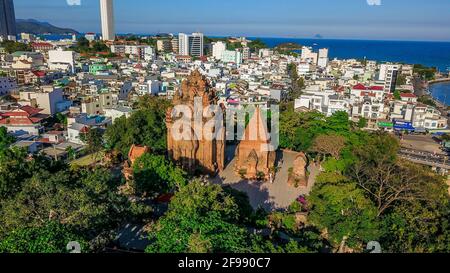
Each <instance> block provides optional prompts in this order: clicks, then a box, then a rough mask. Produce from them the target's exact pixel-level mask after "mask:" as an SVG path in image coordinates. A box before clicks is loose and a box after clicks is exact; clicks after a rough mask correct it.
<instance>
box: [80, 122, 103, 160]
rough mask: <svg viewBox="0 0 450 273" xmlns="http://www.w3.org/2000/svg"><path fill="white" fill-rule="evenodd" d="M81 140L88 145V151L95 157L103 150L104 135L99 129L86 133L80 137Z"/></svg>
mask: <svg viewBox="0 0 450 273" xmlns="http://www.w3.org/2000/svg"><path fill="white" fill-rule="evenodd" d="M80 138H81V140H82V141H83V142H84V143H86V144H87V148H86V150H87V151H88V153H92V154H94V155H95V157H96V156H97V155H98V153H99V152H100V151H101V150H102V149H103V133H102V132H101V131H100V129H98V128H91V129H89V130H88V131H87V132H86V133H84V134H82V135H80Z"/></svg>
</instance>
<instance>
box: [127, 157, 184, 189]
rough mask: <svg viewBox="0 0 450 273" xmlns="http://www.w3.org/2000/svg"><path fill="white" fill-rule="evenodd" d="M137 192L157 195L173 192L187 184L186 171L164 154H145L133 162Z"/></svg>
mask: <svg viewBox="0 0 450 273" xmlns="http://www.w3.org/2000/svg"><path fill="white" fill-rule="evenodd" d="M133 179H134V185H135V188H136V189H135V190H136V192H138V193H140V194H142V193H146V194H147V195H150V196H152V195H155V194H162V193H169V192H173V191H174V190H176V189H178V188H179V187H182V186H184V185H185V184H186V173H185V172H184V171H183V170H182V169H180V168H178V167H176V166H174V165H173V164H172V162H170V161H168V160H167V159H166V158H165V157H164V156H158V155H153V154H150V153H147V154H144V155H143V156H141V157H140V158H139V159H138V160H137V161H136V162H135V163H134V164H133Z"/></svg>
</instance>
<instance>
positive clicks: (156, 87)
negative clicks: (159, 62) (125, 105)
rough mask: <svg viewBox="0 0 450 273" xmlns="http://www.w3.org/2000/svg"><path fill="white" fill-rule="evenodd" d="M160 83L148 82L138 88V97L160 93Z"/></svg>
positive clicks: (156, 81)
mask: <svg viewBox="0 0 450 273" xmlns="http://www.w3.org/2000/svg"><path fill="white" fill-rule="evenodd" d="M161 87H162V83H161V81H158V80H148V81H147V82H146V83H145V84H140V85H139V86H138V92H139V95H158V94H159V93H160V92H161Z"/></svg>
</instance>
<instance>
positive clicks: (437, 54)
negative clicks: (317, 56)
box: [249, 38, 450, 72]
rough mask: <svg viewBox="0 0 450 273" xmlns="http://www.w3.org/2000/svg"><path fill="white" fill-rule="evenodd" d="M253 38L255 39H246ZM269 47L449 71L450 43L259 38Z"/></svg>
mask: <svg viewBox="0 0 450 273" xmlns="http://www.w3.org/2000/svg"><path fill="white" fill-rule="evenodd" d="M249 39H256V38H249ZM260 39H261V40H263V41H264V42H265V43H266V44H267V45H268V46H270V47H275V46H277V45H279V44H281V43H298V44H300V45H305V46H311V47H313V48H314V49H319V48H329V50H330V51H329V55H330V58H338V59H350V58H356V59H363V58H367V59H368V60H375V61H379V62H389V61H390V62H400V63H407V64H422V65H426V66H430V67H436V68H438V69H439V70H440V71H442V72H446V71H448V69H450V42H410V41H366V40H329V39H289V38H260Z"/></svg>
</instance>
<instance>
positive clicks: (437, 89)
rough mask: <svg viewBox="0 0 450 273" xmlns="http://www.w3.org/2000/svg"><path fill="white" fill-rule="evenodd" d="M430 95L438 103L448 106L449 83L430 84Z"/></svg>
mask: <svg viewBox="0 0 450 273" xmlns="http://www.w3.org/2000/svg"><path fill="white" fill-rule="evenodd" d="M430 93H431V95H432V96H433V97H434V98H435V99H437V100H438V101H440V102H442V103H444V104H445V105H447V106H450V82H441V83H435V84H432V85H431V86H430Z"/></svg>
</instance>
